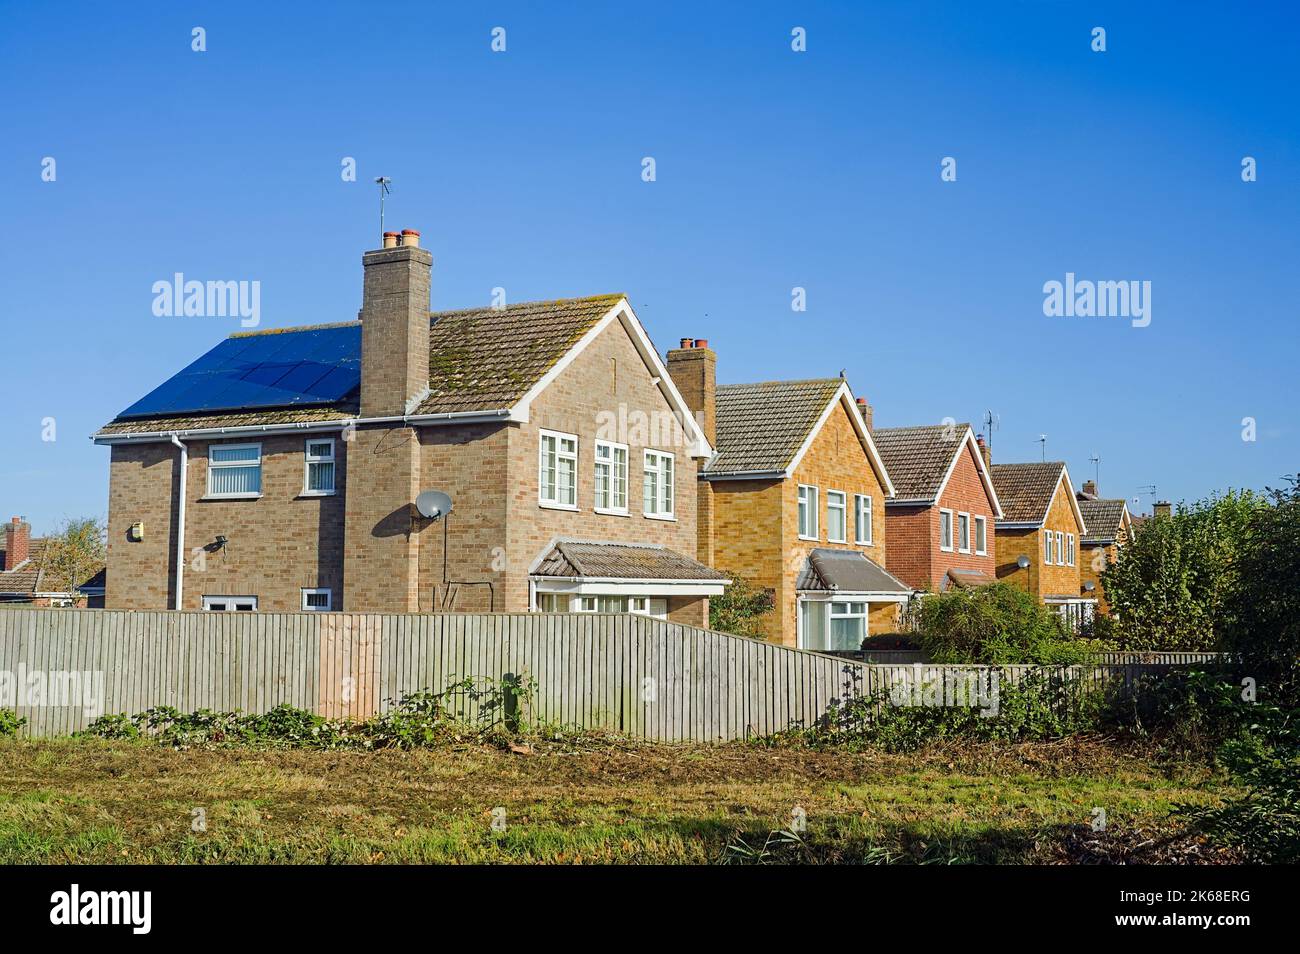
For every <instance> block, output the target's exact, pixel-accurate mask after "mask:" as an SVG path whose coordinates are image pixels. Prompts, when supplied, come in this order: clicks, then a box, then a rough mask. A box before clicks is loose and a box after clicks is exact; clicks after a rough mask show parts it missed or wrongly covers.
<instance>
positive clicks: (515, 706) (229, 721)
mask: <svg viewBox="0 0 1300 954" xmlns="http://www.w3.org/2000/svg"><path fill="white" fill-rule="evenodd" d="M534 687H535V683H533V682H532V680H518V679H516V680H509V681H503V682H502V683H499V684H498V683H486V682H485V681H483V680H474V679H462V680H460V681H458V682H455V683H453V684H452V685H450V686H448V687H447V689H445V690H443V691H442V692H432V691H428V690H422V691H419V692H413V693H409V694H407V695H405V696H403V697H402V698H401V699H399V700H396V701H395V702H394V701H393V700H390V702H393V705H392V706H390V707H389V709H388V710H387V711H386V712H383V713H381V714H379V715H376V716H373V717H372V718H370V719H367V720H366V721H364V722H351V721H348V720H346V719H327V718H325V717H323V716H319V715H317V714H316V713H314V712H308V711H306V710H305V709H298V708H295V707H294V706H290V705H279V706H276V707H275V708H274V709H271V710H270V711H269V712H265V713H260V714H258V713H253V714H250V713H244V712H214V711H212V710H211V709H198V710H196V711H194V712H190V713H183V712H180V711H179V710H177V709H175V708H173V707H171V706H156V707H154V708H152V709H147V710H146V711H144V712H141V713H137V714H136V715H133V716H127V715H106V716H101V717H100V718H98V719H96V720H95V721H94V722H92V723H91V724H90V725H89V726H87V727H86V729H85V730H83V731H82V733H80V734H82V735H87V736H95V737H97V738H103V739H141V738H143V739H150V740H153V741H156V742H160V743H162V744H164V745H172V746H175V747H177V748H189V747H204V746H232V745H253V746H266V747H273V748H316V749H345V748H347V749H383V748H400V749H410V748H424V747H431V746H434V745H438V744H441V743H444V742H448V741H454V740H457V739H461V738H464V737H477V738H479V739H483V740H486V739H489V738H492V737H494V736H495V735H496V734H497V733H499V732H500V731H502V730H503V729H507V730H511V731H517V730H518V729H519V727H520V725H521V724H522V723H523V722H524V718H523V713H524V710H525V709H526V707H527V704H528V701H529V699H530V698H531V696H532V692H533V689H534ZM469 702H472V703H473V704H474V707H473V711H475V713H476V716H475V718H474V719H473V720H472V721H467V720H466V719H465V718H463V717H462V716H461V715H460V713H462V712H465V711H467V709H468V707H467V706H466V703H469Z"/></svg>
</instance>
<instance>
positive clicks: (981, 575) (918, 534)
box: [871, 424, 1002, 593]
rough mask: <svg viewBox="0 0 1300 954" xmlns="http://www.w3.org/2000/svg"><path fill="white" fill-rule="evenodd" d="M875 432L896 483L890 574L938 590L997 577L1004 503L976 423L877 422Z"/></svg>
mask: <svg viewBox="0 0 1300 954" xmlns="http://www.w3.org/2000/svg"><path fill="white" fill-rule="evenodd" d="M871 436H872V438H873V439H874V440H875V442H876V447H877V448H879V450H880V456H881V458H882V459H883V460H884V462H885V468H886V469H887V470H888V471H889V476H890V479H891V480H893V482H894V491H895V496H893V497H891V498H890V499H889V500H887V501H886V502H885V522H886V525H887V527H888V530H889V553H888V562H887V564H886V565H887V566H888V568H889V572H891V573H893V574H894V575H895V576H897V577H898V578H899V579H900V580H902V581H903V582H905V583H907V584H908V585H909V586H912V587H915V588H916V589H918V590H929V591H931V592H935V593H940V592H943V591H944V590H947V589H948V588H950V587H953V586H961V587H965V586H981V585H983V584H985V583H992V582H993V581H994V580H995V579H997V549H996V545H995V542H994V541H995V540H996V521H997V519H998V518H999V517H1001V516H1002V507H1001V505H1000V504H999V503H998V495H997V492H996V491H995V490H994V488H993V481H992V479H991V478H990V476H989V471H988V465H987V462H986V461H985V459H984V453H983V449H982V444H981V442H979V441H977V440H976V437H975V434H974V432H973V431H972V430H971V427H970V425H969V424H954V425H948V424H935V425H930V426H924V427H889V428H875V429H874V430H872V432H871Z"/></svg>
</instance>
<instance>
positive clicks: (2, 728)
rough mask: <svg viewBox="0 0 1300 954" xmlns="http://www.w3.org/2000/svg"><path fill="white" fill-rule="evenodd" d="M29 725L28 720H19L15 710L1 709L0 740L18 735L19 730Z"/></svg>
mask: <svg viewBox="0 0 1300 954" xmlns="http://www.w3.org/2000/svg"><path fill="white" fill-rule="evenodd" d="M26 724H27V720H26V719H20V718H18V713H16V712H14V710H13V709H0V739H4V738H10V737H12V736H15V735H17V734H18V730H19V729H21V728H22V727H23V726H24V725H26Z"/></svg>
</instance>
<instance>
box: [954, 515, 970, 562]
mask: <svg viewBox="0 0 1300 954" xmlns="http://www.w3.org/2000/svg"><path fill="white" fill-rule="evenodd" d="M957 549H958V550H960V551H961V552H962V553H970V514H968V513H959V514H957Z"/></svg>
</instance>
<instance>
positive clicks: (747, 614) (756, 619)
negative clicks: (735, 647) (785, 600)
mask: <svg viewBox="0 0 1300 954" xmlns="http://www.w3.org/2000/svg"><path fill="white" fill-rule="evenodd" d="M723 572H726V573H727V576H729V577H730V578H731V584H730V585H729V586H728V587H727V588H726V589H725V590H723V591H722V595H721V596H715V597H712V598H711V599H710V600H709V629H712V630H716V631H717V632H719V633H731V634H732V635H733V636H748V637H750V638H751V639H765V638H766V634H765V633H764V632H763V620H764V617H766V616H767V615H768V614H769V613H770V612H772V600H773V596H772V591H771V590H769V589H762V588H759V587H756V586H754V584H752V583H751V582H749V580H747V579H745V578H744V577H743V576H740V575H739V574H737V573H730V572H727V571H723Z"/></svg>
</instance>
